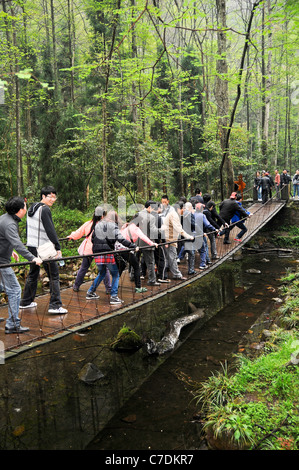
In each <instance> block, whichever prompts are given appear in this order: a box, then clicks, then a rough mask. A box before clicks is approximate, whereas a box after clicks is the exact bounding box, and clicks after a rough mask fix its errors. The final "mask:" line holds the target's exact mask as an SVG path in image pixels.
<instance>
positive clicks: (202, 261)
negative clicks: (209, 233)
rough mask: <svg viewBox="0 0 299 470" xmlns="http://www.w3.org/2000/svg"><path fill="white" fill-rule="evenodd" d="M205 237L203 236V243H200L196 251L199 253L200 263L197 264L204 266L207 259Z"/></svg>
mask: <svg viewBox="0 0 299 470" xmlns="http://www.w3.org/2000/svg"><path fill="white" fill-rule="evenodd" d="M204 240H205V237H203V243H202V245H201V248H199V250H198V253H199V255H200V263H199V266H201V267H204V266H205V265H206V260H207V245H206V243H205V241H204Z"/></svg>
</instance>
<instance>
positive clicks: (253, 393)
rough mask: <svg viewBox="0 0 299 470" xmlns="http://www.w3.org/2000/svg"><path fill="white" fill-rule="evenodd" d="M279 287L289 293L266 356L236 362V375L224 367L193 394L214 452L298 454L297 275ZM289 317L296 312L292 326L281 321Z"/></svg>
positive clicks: (244, 357) (280, 311)
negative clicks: (239, 450)
mask: <svg viewBox="0 0 299 470" xmlns="http://www.w3.org/2000/svg"><path fill="white" fill-rule="evenodd" d="M296 280H297V284H296V285H295V286H294V284H295V282H296ZM294 281H295V282H294ZM283 282H287V283H288V286H289V290H288V295H287V296H286V299H285V302H284V305H283V307H281V308H280V309H279V311H278V313H279V315H280V316H279V320H280V322H281V325H282V328H278V329H276V330H274V331H273V333H272V338H271V339H270V340H269V345H267V343H266V344H265V348H264V353H263V354H261V355H260V356H259V357H258V358H256V359H250V358H248V357H246V356H239V357H238V364H237V365H236V366H235V368H237V371H236V372H234V373H231V374H229V372H228V370H227V367H223V371H222V372H219V373H217V374H215V375H212V376H211V377H210V378H209V379H208V380H207V381H205V382H203V383H201V384H200V385H198V387H197V391H196V392H195V397H196V399H197V403H198V405H199V406H201V408H202V411H203V412H204V416H205V418H204V429H205V430H206V431H207V432H208V433H209V434H211V433H212V435H213V436H214V439H217V440H218V448H219V446H220V448H224V447H225V448H227V447H226V446H227V445H228V446H230V447H233V448H236V446H237V448H247V449H260V450H268V449H276V450H281V449H287V450H298V444H299V442H298V435H299V415H298V405H299V400H298V393H297V390H298V386H299V374H298V345H299V332H298V328H296V327H297V326H298V310H299V308H298V306H299V304H298V273H295V276H291V275H288V276H286V277H285V278H284V279H283ZM289 312H293V313H294V312H296V314H297V320H296V323H292V324H289V323H288V322H287V321H285V319H286V316H287V315H288V313H289ZM285 326H287V328H289V329H284V327H285ZM274 343H275V347H273V345H274ZM221 443H222V444H221ZM228 443H229V444H228ZM221 446H223V447H221Z"/></svg>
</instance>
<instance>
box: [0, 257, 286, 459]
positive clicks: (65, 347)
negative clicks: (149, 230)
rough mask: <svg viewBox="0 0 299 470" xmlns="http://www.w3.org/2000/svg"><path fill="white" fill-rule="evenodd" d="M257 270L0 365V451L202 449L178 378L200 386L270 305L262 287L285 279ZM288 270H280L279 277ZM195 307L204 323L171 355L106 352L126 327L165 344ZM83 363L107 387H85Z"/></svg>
mask: <svg viewBox="0 0 299 470" xmlns="http://www.w3.org/2000/svg"><path fill="white" fill-rule="evenodd" d="M254 263H255V261H254V260H253V259H252V258H250V259H247V260H244V261H238V262H230V263H227V264H226V266H221V267H219V268H217V270H216V271H215V272H214V273H211V274H209V275H208V276H205V277H204V278H202V279H200V280H199V281H198V282H197V283H194V284H192V285H191V286H188V287H185V288H183V289H180V290H179V291H177V292H173V293H171V294H167V295H166V296H164V297H162V298H160V299H158V300H156V301H155V302H153V303H148V304H145V305H144V306H143V307H142V308H138V309H135V310H134V311H132V312H126V313H125V314H124V315H121V316H116V317H114V318H111V319H109V320H108V321H104V322H102V323H101V324H99V325H95V326H93V327H92V328H90V329H86V330H85V331H83V332H82V333H81V334H74V335H69V336H66V337H65V338H64V339H63V340H59V341H56V342H53V343H49V344H47V345H43V346H42V347H41V348H36V349H33V350H31V351H29V352H26V353H24V354H21V355H19V356H17V357H16V358H12V359H10V360H9V361H8V362H7V363H5V364H4V365H0V390H1V392H0V411H1V415H0V416H1V418H0V448H1V449H43V450H46V449H52V450H54V449H85V448H88V445H89V447H90V448H105V449H108V448H109V446H111V448H113V449H128V448H131V449H138V448H145V449H146V448H148V447H152V448H155V449H162V448H166V449H171V448H175V447H176V446H178V447H177V448H190V447H189V446H190V445H191V444H192V442H193V441H194V440H195V441H196V439H195V438H196V436H195V435H194V430H192V431H190V411H191V410H190V408H189V403H190V395H189V394H188V393H187V391H186V390H185V388H184V385H183V384H182V383H181V382H180V381H179V380H178V378H177V376H176V373H175V371H176V370H183V371H184V372H185V373H187V374H190V375H192V377H194V379H201V378H202V379H203V378H205V377H206V376H208V375H209V374H210V373H211V370H213V368H215V367H217V365H218V364H219V361H220V360H221V361H223V360H225V359H226V358H227V357H228V356H229V355H230V354H231V351H232V349H233V348H234V347H236V345H237V343H238V341H239V340H240V338H241V335H242V332H243V331H244V328H245V329H246V328H248V324H251V323H252V321H253V319H254V317H253V316H252V315H255V314H257V313H258V311H260V309H262V308H263V307H265V303H267V302H269V299H270V298H271V295H272V296H273V293H271V292H270V291H269V290H267V289H264V288H263V285H264V286H265V283H266V282H267V283H268V284H269V283H272V282H273V284H275V282H276V283H277V282H278V281H277V278H278V277H279V275H280V273H279V272H277V269H278V268H277V263H276V259H275V260H274V259H273V262H272V261H271V262H269V263H267V264H265V265H264V266H263V267H262V270H263V275H262V276H259V277H256V276H255V277H254V278H253V275H250V274H248V273H246V272H245V271H246V269H247V268H248V267H253V266H254ZM289 264H290V260H284V263H283V264H281V268H280V269H281V270H283V269H284V267H286V266H287V265H289ZM257 286H258V289H257ZM265 292H268V294H269V296H268V297H267V296H266V295H265ZM237 296H239V299H241V298H242V303H241V305H242V310H240V309H239V307H237V305H238V304H237V301H233V303H231V302H232V300H233V299H236V298H237ZM251 299H259V300H260V302H256V303H255V302H250V300H251ZM189 302H192V303H193V304H194V305H196V306H197V307H202V308H204V309H205V310H206V316H205V317H204V318H203V319H201V320H199V321H198V322H197V323H196V324H192V325H188V326H187V327H186V328H185V329H184V330H183V331H182V334H181V337H180V342H181V343H182V342H183V341H184V340H185V339H186V338H187V337H188V338H189V339H188V341H185V342H184V344H183V345H182V346H181V347H177V348H176V352H175V353H173V354H171V355H166V356H148V355H147V354H146V352H145V351H144V350H143V349H140V350H138V351H136V352H134V354H129V353H122V354H119V353H117V352H114V351H112V350H111V349H110V347H109V344H110V343H111V342H112V340H113V339H114V338H115V337H116V334H117V333H118V331H119V329H120V328H121V327H122V326H123V324H124V323H125V324H126V325H128V326H130V327H131V328H132V329H133V330H135V331H136V332H137V333H138V334H139V335H140V336H142V337H150V338H152V339H154V340H155V341H159V340H160V339H161V338H162V336H163V335H164V333H165V330H166V328H167V325H168V324H169V322H170V321H171V320H173V319H176V318H178V317H181V316H183V315H186V314H188V313H190V312H189V311H188V303H189ZM228 304H230V306H229V307H228V308H224V309H223V307H225V306H226V305H228ZM221 309H223V310H222V311H221V312H220V313H219V314H217V316H216V317H213V316H214V315H215V312H219V311H220V310H221ZM210 318H211V323H210V322H209V321H208V320H209V319H210ZM212 322H213V323H212ZM246 322H247V323H246ZM218 343H219V344H221V346H220V348H219V351H218V352H217V348H216V345H217V344H218ZM178 346H179V345H178ZM166 358H168V359H167V361H166V362H165V359H166ZM87 363H92V364H94V365H95V366H96V367H97V368H98V369H99V370H100V371H101V372H102V373H103V378H102V379H100V380H98V381H96V382H94V383H93V384H86V383H85V382H83V381H82V380H80V378H79V374H80V372H81V371H82V368H83V367H84V366H85V365H86V364H87ZM143 383H144V386H142V388H140V387H141V385H142V384H143ZM132 396H133V398H132V399H131V400H129V399H130V397H132ZM123 406H125V407H124V408H123ZM114 416H115V419H114V420H113V421H111V422H109V420H111V419H112V418H113V417H114ZM134 416H135V417H136V420H135V418H134ZM128 417H130V419H128ZM108 423H109V424H108ZM128 432H129V434H130V436H131V437H132V438H130V439H128ZM190 432H191V437H190V439H191V440H190V441H189V440H188V439H189V437H188V435H189V433H190ZM195 434H196V432H195ZM133 435H134V436H135V437H133ZM153 435H155V436H156V438H155V439H153ZM95 436H96V437H95ZM110 436H111V437H110ZM166 436H167V437H166ZM94 438H95V439H94ZM93 439H94V440H93ZM187 441H188V443H187ZM90 442H91V444H89V443H90ZM103 446H104V447H103ZM163 446H166V447H163Z"/></svg>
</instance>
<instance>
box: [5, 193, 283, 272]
mask: <svg viewBox="0 0 299 470" xmlns="http://www.w3.org/2000/svg"><path fill="white" fill-rule="evenodd" d="M285 186H288V185H287V184H284V185H283V186H282V187H281V189H283V188H284V187H285ZM273 198H274V196H272V198H270V199H268V201H267V202H266V203H265V204H262V205H261V207H259V208H258V209H257V210H256V211H255V212H254V213H253V214H252V215H253V216H254V215H255V214H256V213H257V212H259V211H260V210H261V209H262V208H263V207H264V206H265V205H266V204H268V203H270V202H271V201H272V199H273ZM247 218H248V217H244V218H243V219H239V220H238V222H243V221H244V220H246V219H247ZM236 223H237V222H234V223H232V224H229V228H230V227H233V226H235V225H236ZM219 231H220V229H215V230H212V231H210V232H203V233H202V234H199V235H194V237H193V239H194V240H195V239H196V238H203V237H204V236H205V235H211V234H217V233H218V232H219ZM59 240H71V239H69V238H68V237H66V238H59ZM72 241H74V240H72ZM184 241H188V239H187V238H178V239H176V240H171V241H166V242H161V243H156V244H155V245H157V246H165V245H170V244H173V243H178V242H184ZM190 241H192V240H190ZM155 245H154V246H152V245H149V246H144V247H137V248H138V249H137V250H136V248H133V249H132V248H126V249H121V250H110V251H106V252H100V253H93V254H90V255H72V256H63V257H60V258H51V259H46V260H43V263H48V262H53V261H62V260H75V259H80V258H82V259H83V258H88V257H91V256H92V257H93V258H96V257H97V256H104V255H108V254H110V255H111V254H114V253H118V254H119V253H121V252H131V251H135V252H138V251H143V250H152V249H153V248H154V247H155ZM30 264H35V262H34V261H23V262H18V263H7V264H0V268H8V267H17V266H26V265H30Z"/></svg>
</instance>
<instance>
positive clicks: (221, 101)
mask: <svg viewBox="0 0 299 470" xmlns="http://www.w3.org/2000/svg"><path fill="white" fill-rule="evenodd" d="M216 7H217V23H218V30H217V44H218V51H217V54H218V57H219V59H217V64H216V70H217V77H216V88H215V98H216V102H217V106H218V126H219V139H220V146H221V150H222V154H225V155H226V157H225V160H224V162H223V168H221V169H223V173H222V175H221V176H222V178H221V180H222V184H221V194H222V197H224V195H229V193H230V192H231V191H232V189H233V185H234V173H233V165H232V161H231V159H230V156H229V150H228V147H227V132H228V129H227V127H228V115H229V100H228V80H227V73H228V67H227V59H226V52H227V45H226V32H225V31H224V29H225V28H226V0H216Z"/></svg>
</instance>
